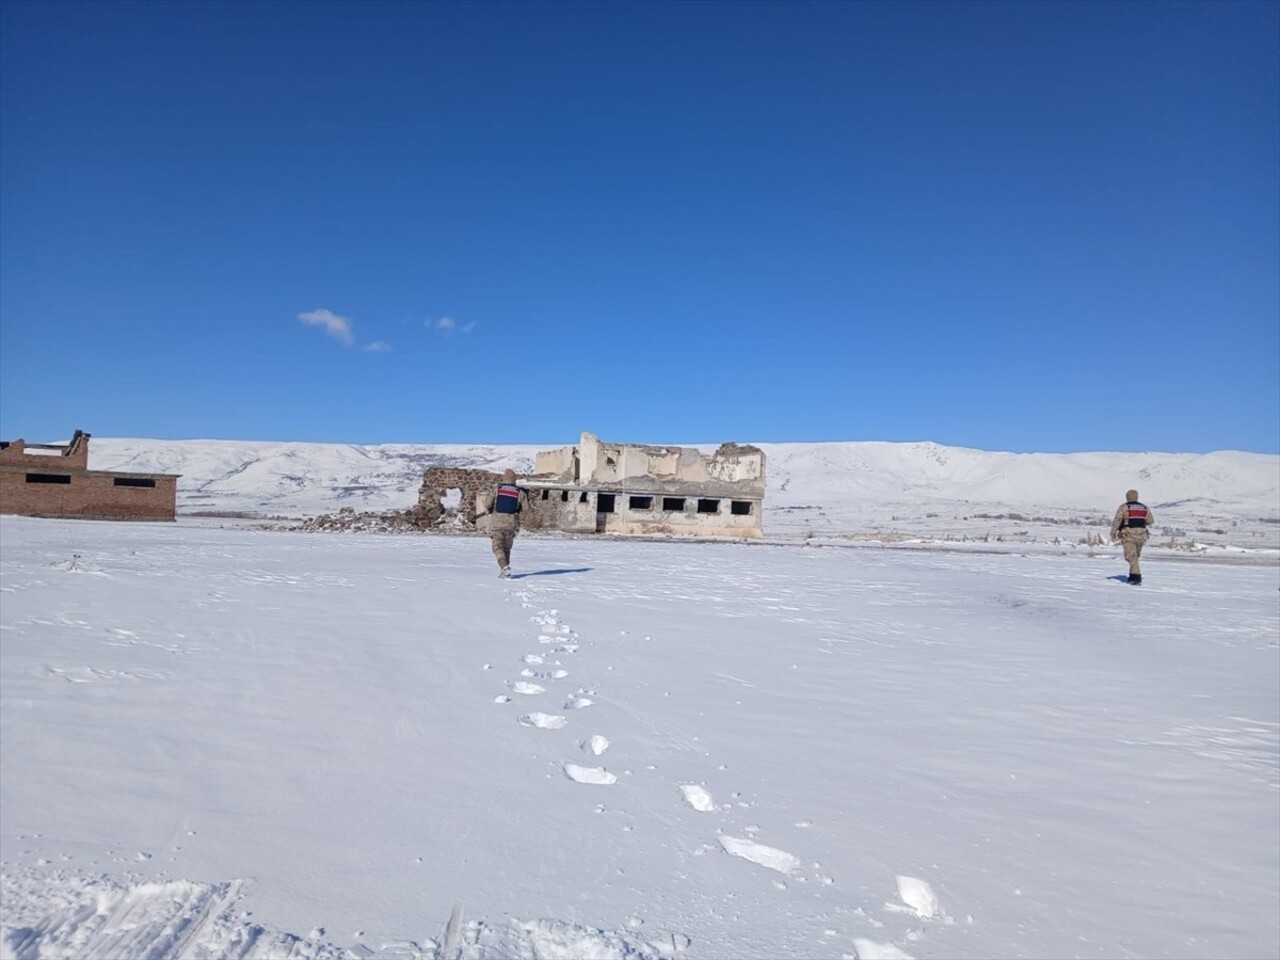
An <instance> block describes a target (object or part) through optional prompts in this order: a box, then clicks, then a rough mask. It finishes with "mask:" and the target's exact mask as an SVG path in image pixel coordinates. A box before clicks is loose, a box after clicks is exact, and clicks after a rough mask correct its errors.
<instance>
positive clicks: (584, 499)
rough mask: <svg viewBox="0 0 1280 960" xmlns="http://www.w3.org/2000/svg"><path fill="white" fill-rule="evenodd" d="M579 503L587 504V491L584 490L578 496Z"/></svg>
mask: <svg viewBox="0 0 1280 960" xmlns="http://www.w3.org/2000/svg"><path fill="white" fill-rule="evenodd" d="M578 502H579V503H586V502H587V491H585V490H583V491H582V492H581V493H580V494H578Z"/></svg>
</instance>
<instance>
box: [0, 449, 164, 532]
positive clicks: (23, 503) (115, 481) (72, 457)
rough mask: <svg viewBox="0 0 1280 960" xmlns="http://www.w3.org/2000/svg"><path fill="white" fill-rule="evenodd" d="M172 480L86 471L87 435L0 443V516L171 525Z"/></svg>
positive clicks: (87, 466)
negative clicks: (62, 439)
mask: <svg viewBox="0 0 1280 960" xmlns="http://www.w3.org/2000/svg"><path fill="white" fill-rule="evenodd" d="M177 502H178V475H177V474H172V473H120V472H115V471H106V470H90V469H89V434H87V433H85V432H84V431H83V430H77V431H76V432H75V436H73V437H72V438H71V442H70V443H67V444H56V443H26V442H24V441H22V440H14V441H12V442H9V441H0V513H17V514H22V515H24V516H29V517H79V518H83V519H86V520H173V519H175V517H176V515H177Z"/></svg>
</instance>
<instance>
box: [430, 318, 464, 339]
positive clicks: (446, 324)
mask: <svg viewBox="0 0 1280 960" xmlns="http://www.w3.org/2000/svg"><path fill="white" fill-rule="evenodd" d="M423 326H425V327H426V328H427V329H428V330H434V331H436V333H440V334H443V335H444V336H446V337H451V336H453V335H454V334H455V333H470V332H471V331H472V330H474V329H475V328H476V324H475V321H474V320H472V321H470V322H469V323H464V324H462V325H459V324H458V321H457V320H455V319H453V317H439V318H437V319H435V320H425V321H423Z"/></svg>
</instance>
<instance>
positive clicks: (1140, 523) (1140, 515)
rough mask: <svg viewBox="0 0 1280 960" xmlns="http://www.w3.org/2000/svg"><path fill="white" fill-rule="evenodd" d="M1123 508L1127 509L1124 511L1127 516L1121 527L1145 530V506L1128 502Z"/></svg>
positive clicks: (1131, 501) (1134, 501)
mask: <svg viewBox="0 0 1280 960" xmlns="http://www.w3.org/2000/svg"><path fill="white" fill-rule="evenodd" d="M1125 506H1126V507H1128V508H1129V509H1128V510H1126V511H1125V513H1126V514H1128V516H1127V517H1126V518H1125V521H1124V523H1122V524H1121V526H1122V527H1133V528H1134V529H1135V530H1142V529H1145V528H1146V526H1147V505H1146V504H1145V503H1139V502H1138V501H1137V500H1130V501H1129V502H1128V503H1126V504H1125Z"/></svg>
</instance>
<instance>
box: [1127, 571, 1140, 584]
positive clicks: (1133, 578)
mask: <svg viewBox="0 0 1280 960" xmlns="http://www.w3.org/2000/svg"><path fill="white" fill-rule="evenodd" d="M1129 582H1130V583H1132V584H1135V585H1137V586H1141V585H1142V574H1140V573H1131V574H1129Z"/></svg>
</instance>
